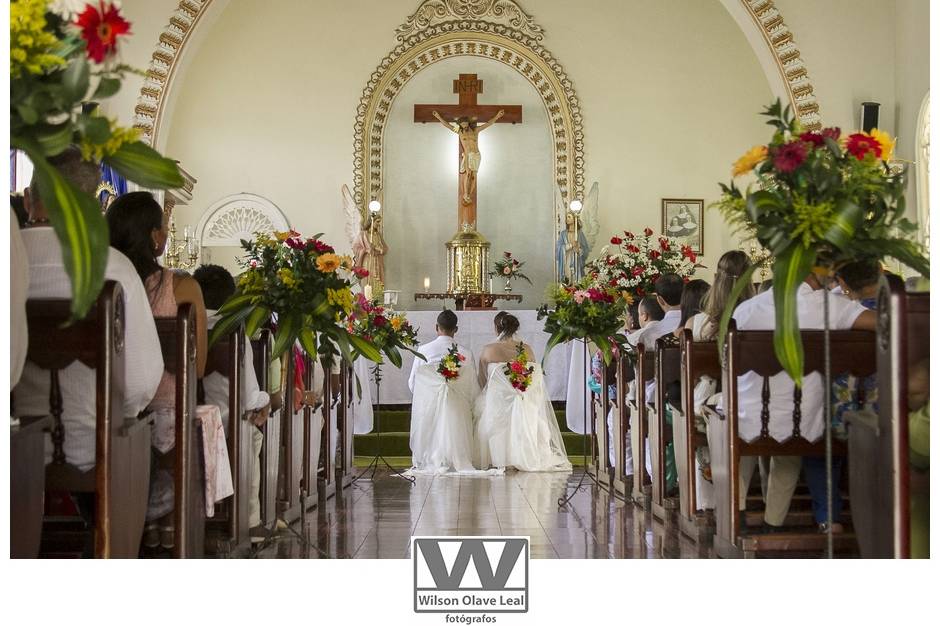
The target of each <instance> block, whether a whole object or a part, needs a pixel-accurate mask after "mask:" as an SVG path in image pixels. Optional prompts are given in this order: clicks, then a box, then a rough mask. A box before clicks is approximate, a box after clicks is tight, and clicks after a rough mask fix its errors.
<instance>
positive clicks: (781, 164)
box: [774, 141, 806, 174]
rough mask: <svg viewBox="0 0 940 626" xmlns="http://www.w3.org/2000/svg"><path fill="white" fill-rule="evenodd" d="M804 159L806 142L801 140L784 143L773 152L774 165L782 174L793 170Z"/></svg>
mask: <svg viewBox="0 0 940 626" xmlns="http://www.w3.org/2000/svg"><path fill="white" fill-rule="evenodd" d="M805 160H806V144H805V143H803V142H802V141H791V142H790V143H785V144H783V145H782V146H780V147H779V148H778V149H777V150H776V151H775V152H774V167H775V168H776V169H777V171H778V172H782V173H784V174H789V173H790V172H792V171H794V170H795V169H796V168H798V167H799V166H800V165H802V164H803V161H805Z"/></svg>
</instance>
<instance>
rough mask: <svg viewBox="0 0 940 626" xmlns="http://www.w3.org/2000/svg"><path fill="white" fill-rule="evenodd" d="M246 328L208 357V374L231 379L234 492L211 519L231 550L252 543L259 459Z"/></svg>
mask: <svg viewBox="0 0 940 626" xmlns="http://www.w3.org/2000/svg"><path fill="white" fill-rule="evenodd" d="M245 340H246V339H245V328H244V326H243V325H239V326H238V327H237V328H236V329H235V330H233V331H232V332H231V333H229V334H228V335H227V336H225V337H222V338H221V339H219V341H218V342H216V344H215V345H214V346H212V348H210V349H209V354H208V355H207V358H206V370H205V376H208V375H209V374H212V373H218V374H221V375H222V376H225V377H226V378H227V379H228V408H229V411H228V425H227V428H226V431H227V433H228V434H227V436H226V445H227V447H228V457H229V463H230V464H231V467H232V487H233V488H234V494H233V495H232V497H231V498H230V499H227V500H226V501H225V502H224V503H223V504H222V506H219V507H218V508H217V509H216V514H215V516H213V518H212V519H211V521H210V522H209V524H210V526H217V525H218V524H221V525H222V531H223V533H224V536H225V537H226V539H227V541H228V543H229V545H228V549H229V550H230V551H236V552H237V551H240V550H242V549H243V548H245V547H247V546H248V544H249V537H248V531H249V527H248V526H249V524H248V516H249V504H250V499H251V493H250V488H251V470H252V467H253V464H254V463H257V462H258V460H257V459H256V458H254V454H253V452H254V451H253V449H252V442H251V437H252V429H253V428H255V426H254V425H253V424H252V423H251V421H250V420H249V419H248V414H247V413H246V412H245V409H244V408H243V407H242V388H243V385H244V384H245ZM199 396H200V404H205V396H204V392H203V391H202V385H201V381H200V385H199Z"/></svg>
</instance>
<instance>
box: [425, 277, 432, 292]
mask: <svg viewBox="0 0 940 626" xmlns="http://www.w3.org/2000/svg"><path fill="white" fill-rule="evenodd" d="M430 290H431V277H430V276H425V277H424V293H427V292H428V291H430Z"/></svg>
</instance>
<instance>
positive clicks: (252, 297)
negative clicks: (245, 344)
mask: <svg viewBox="0 0 940 626" xmlns="http://www.w3.org/2000/svg"><path fill="white" fill-rule="evenodd" d="M242 247H243V248H244V249H245V251H246V254H245V256H244V257H243V258H242V260H241V264H242V266H243V267H244V268H245V271H244V273H243V274H242V275H241V277H240V278H239V280H238V284H237V288H236V291H235V294H234V295H233V296H232V297H231V298H230V299H229V300H228V301H227V302H226V303H225V304H224V305H222V307H221V308H220V309H219V314H220V316H221V318H220V319H219V321H218V322H217V323H216V324H215V326H214V327H213V328H212V332H211V334H210V336H209V341H210V344H212V343H214V342H215V341H217V340H218V338H220V337H223V336H225V335H226V334H228V333H230V332H232V330H233V329H234V328H236V327H237V326H238V324H240V323H242V322H244V323H245V331H246V333H247V334H248V335H249V336H251V335H254V334H255V332H256V331H257V330H258V329H259V328H261V327H262V326H263V325H265V324H267V323H268V322H269V321H270V320H271V319H272V317H273V316H276V317H277V331H276V333H275V337H274V347H273V350H272V356H273V357H279V356H280V355H282V354H283V353H284V352H285V351H286V350H287V349H288V348H290V347H291V346H292V345H294V342H296V341H299V342H300V345H301V346H303V349H304V350H305V351H306V352H307V354H309V355H310V356H311V357H313V358H321V359H325V360H327V361H329V362H332V361H333V359H334V357H336V356H337V355H339V354H342V355H343V357H344V358H345V359H346V360H347V361H348V362H350V363H351V362H352V361H353V359H354V358H355V356H357V355H359V354H361V355H363V356H365V357H366V358H368V359H370V360H372V361H376V362H377V361H379V360H381V355H380V353H379V350H378V349H377V348H376V346H375V344H374V343H373V342H371V341H369V340H368V339H365V338H363V337H360V336H358V335H356V334H354V333H350V332H349V331H348V330H347V328H346V326H344V325H343V324H344V323H345V322H346V321H347V320H348V319H349V318H350V316H351V315H352V314H353V312H354V310H355V299H354V297H353V294H352V290H351V286H352V281H353V280H355V279H356V278H362V277H364V276H366V275H367V272H366V271H365V270H363V269H362V268H357V267H354V266H353V263H352V259H351V258H349V257H347V256H339V255H337V254H336V251H335V250H334V249H333V247H332V246H330V245H329V244H327V243H325V242H323V241H321V240H320V235H315V236H314V237H309V238H307V239H304V238H303V237H302V236H301V235H300V233H298V232H296V231H293V230H291V231H289V232H278V233H275V234H274V236H273V237H271V236H268V235H264V234H259V235H257V237H256V238H255V239H254V241H244V240H243V241H242Z"/></svg>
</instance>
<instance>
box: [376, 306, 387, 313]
mask: <svg viewBox="0 0 940 626" xmlns="http://www.w3.org/2000/svg"><path fill="white" fill-rule="evenodd" d="M374 310H375V314H376V315H382V314H383V313H385V309H384V308H382V307H380V306H377V307H375V309H374Z"/></svg>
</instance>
